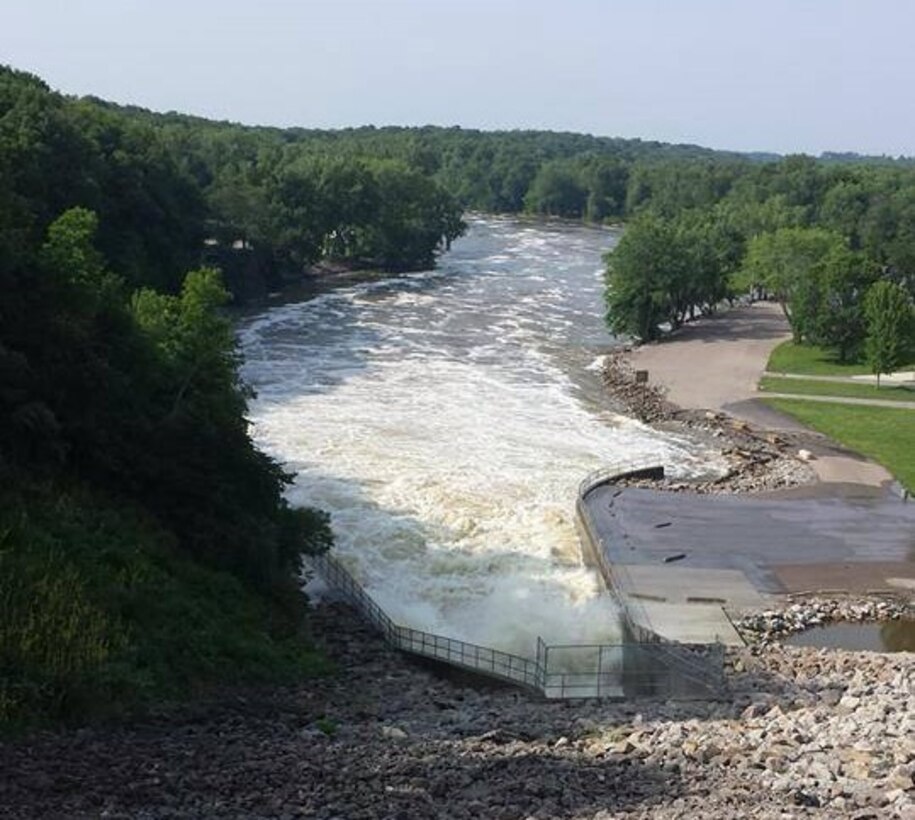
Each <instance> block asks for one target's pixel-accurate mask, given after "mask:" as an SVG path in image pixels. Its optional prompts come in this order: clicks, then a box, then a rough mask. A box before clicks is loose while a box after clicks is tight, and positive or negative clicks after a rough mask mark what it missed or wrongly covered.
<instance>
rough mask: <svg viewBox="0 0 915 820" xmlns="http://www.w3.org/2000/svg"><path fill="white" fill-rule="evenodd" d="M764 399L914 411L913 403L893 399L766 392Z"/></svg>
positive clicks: (914, 405)
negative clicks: (896, 408)
mask: <svg viewBox="0 0 915 820" xmlns="http://www.w3.org/2000/svg"><path fill="white" fill-rule="evenodd" d="M759 395H760V397H761V398H766V399H799V400H802V401H821V402H826V403H827V404H859V405H862V406H864V407H898V408H901V409H903V410H915V401H896V400H895V399H862V398H857V397H854V396H821V395H818V394H816V393H771V392H769V391H768V390H766V391H764V392H762V393H760V394H759Z"/></svg>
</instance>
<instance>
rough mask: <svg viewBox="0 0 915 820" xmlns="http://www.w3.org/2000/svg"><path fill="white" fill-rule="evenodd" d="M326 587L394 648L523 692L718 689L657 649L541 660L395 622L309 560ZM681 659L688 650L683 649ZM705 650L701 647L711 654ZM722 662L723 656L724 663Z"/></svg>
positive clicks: (586, 694)
mask: <svg viewBox="0 0 915 820" xmlns="http://www.w3.org/2000/svg"><path fill="white" fill-rule="evenodd" d="M309 560H310V562H311V565H312V566H313V567H314V569H315V570H317V571H318V572H319V573H320V574H321V576H322V577H323V578H324V580H325V581H326V582H327V584H328V585H329V586H330V587H332V588H333V589H334V590H335V591H336V592H337V593H338V594H339V595H340V596H341V597H342V598H344V600H346V601H347V602H348V603H349V604H350V605H352V606H353V607H354V608H355V609H356V610H357V611H358V612H359V613H360V614H361V615H362V617H363V618H365V620H366V621H368V622H369V623H370V624H371V625H373V626H374V627H375V628H376V629H377V630H378V631H379V632H380V633H381V634H382V635H383V636H384V638H385V640H386V641H387V642H388V644H390V645H391V646H392V647H393V648H395V649H398V650H400V651H403V652H409V653H411V654H414V655H419V656H421V657H425V658H431V659H433V660H437V661H441V662H443V663H448V664H451V665H452V666H456V667H459V668H462V669H468V670H471V671H474V672H478V673H482V674H485V675H488V676H490V677H493V678H497V679H499V680H502V681H506V682H509V683H513V684H517V685H520V686H523V687H526V688H528V689H530V690H533V691H535V692H539V693H540V694H542V695H543V696H545V697H547V698H561V699H572V698H615V699H623V698H627V697H637V696H640V695H650V696H663V697H671V698H675V697H679V698H709V697H717V696H718V695H719V694H720V692H721V688H720V686H718V685H717V684H716V681H715V678H714V676H704V675H701V674H698V669H701V663H700V662H698V661H697V662H696V663H697V664H698V667H697V669H696V670H694V669H693V668H690V669H686V668H685V666H684V664H683V661H682V659H681V658H679V657H678V656H675V655H672V654H671V653H670V652H669V649H668V647H666V646H665V645H664V644H662V643H660V642H654V643H644V644H642V643H621V644H605V645H597V644H595V645H590V644H588V645H572V646H565V645H548V644H546V643H545V642H544V641H543V639H542V638H537V656H536V659H531V658H524V657H521V656H520V655H514V654H512V653H510V652H504V651H502V650H500V649H493V648H491V647H486V646H479V645H477V644H472V643H468V642H467V641H462V640H458V639H456V638H449V637H446V636H443V635H436V634H434V633H431V632H426V631H424V630H421V629H415V628H413V627H409V626H402V625H400V624H396V623H394V621H392V620H391V618H390V617H389V616H388V615H387V613H385V612H384V610H383V609H382V608H381V607H380V606H378V604H377V603H375V601H374V600H372V598H371V596H370V595H368V593H366V592H365V590H364V589H363V588H362V587H361V585H360V584H359V582H358V581H356V579H355V578H353V576H352V575H351V574H350V573H349V572H348V571H347V570H346V568H345V567H343V565H342V564H340V562H339V561H337V560H336V559H335V558H333V557H332V556H330V555H327V554H324V555H318V556H311V557H310V559H309ZM679 648H680V649H682V650H683V651H684V652H688V651H689V647H687V646H685V645H679ZM706 648H707V647H703V649H706ZM720 660H721V662H723V655H722V656H721V659H720Z"/></svg>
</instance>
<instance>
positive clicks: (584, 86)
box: [0, 0, 915, 155]
mask: <svg viewBox="0 0 915 820" xmlns="http://www.w3.org/2000/svg"><path fill="white" fill-rule="evenodd" d="M913 38H915V0H752V1H751V0H550V2H547V1H546V0H488V1H484V0H258V2H255V0H248V2H240V0H219V1H218V2H217V1H216V0H183V2H178V1H177V0H58V1H57V2H52V1H51V0H0V62H6V63H10V64H12V65H13V66H15V67H17V68H22V69H26V70H29V71H32V72H34V73H36V74H39V75H41V76H42V77H43V78H44V79H45V80H47V81H48V82H49V83H50V85H51V86H52V87H54V88H57V89H59V90H61V91H64V92H67V93H72V94H94V95H96V96H99V97H104V98H107V99H111V100H115V101H117V102H125V103H127V102H129V103H135V104H138V105H142V106H145V107H148V108H152V109H156V110H161V111H166V110H178V111H184V112H189V113H194V114H200V115H204V116H209V117H217V118H220V119H231V120H236V121H240V122H245V123H257V124H270V125H301V126H308V127H338V126H348V125H364V124H375V125H385V124H396V125H423V124H427V123H432V124H436V125H461V126H464V127H478V128H490V129H491V128H549V129H553V130H567V131H584V132H588V133H594V134H601V135H609V136H623V137H642V138H644V139H659V140H665V141H673V142H692V143H698V144H701V145H708V146H711V147H715V148H733V149H739V150H771V151H779V152H791V151H806V152H809V153H819V152H820V151H824V150H855V151H860V152H865V153H876V154H884V153H886V154H893V155H896V154H908V155H915V106H913V105H912V102H913V96H915V95H913V87H912V86H913V82H915V47H913Z"/></svg>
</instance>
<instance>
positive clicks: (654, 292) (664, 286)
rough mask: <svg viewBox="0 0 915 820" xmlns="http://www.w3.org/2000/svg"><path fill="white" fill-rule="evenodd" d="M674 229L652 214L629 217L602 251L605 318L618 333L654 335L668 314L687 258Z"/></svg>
mask: <svg viewBox="0 0 915 820" xmlns="http://www.w3.org/2000/svg"><path fill="white" fill-rule="evenodd" d="M681 250H682V246H681V243H680V242H678V238H677V234H676V230H675V229H674V228H673V226H671V225H670V224H669V223H667V222H665V221H664V220H661V219H658V218H657V217H654V216H650V215H646V216H643V217H641V218H639V219H638V220H636V221H635V222H633V223H632V224H631V225H630V226H629V228H628V229H627V231H626V233H625V234H623V237H622V238H621V239H620V241H619V244H617V246H616V247H615V248H614V249H613V251H611V252H610V253H609V254H607V257H606V262H607V287H606V291H605V298H606V303H607V323H608V325H609V327H610V329H611V330H612V331H613V332H614V333H617V334H622V333H625V334H631V335H632V336H636V337H637V338H639V339H641V340H642V341H651V340H653V339H657V338H658V336H659V335H660V331H661V328H660V326H661V324H663V323H664V322H665V321H668V320H669V319H670V318H671V314H672V312H673V311H674V307H673V306H674V303H675V302H676V300H677V295H676V293H677V292H679V287H680V284H681V278H682V275H683V273H684V271H685V264H686V261H685V259H684V257H683V255H682V254H681Z"/></svg>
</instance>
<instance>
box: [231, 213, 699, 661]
mask: <svg viewBox="0 0 915 820" xmlns="http://www.w3.org/2000/svg"><path fill="white" fill-rule="evenodd" d="M469 224H470V229H469V231H468V233H467V235H466V236H465V237H463V238H461V239H460V240H458V241H457V242H455V243H454V246H453V248H452V250H451V251H450V252H448V253H447V254H445V255H444V256H443V257H442V258H441V259H440V261H439V266H438V268H437V269H436V270H435V271H431V272H425V273H418V274H407V275H402V276H396V277H389V278H385V279H380V280H379V279H375V280H373V281H364V282H356V283H348V284H345V285H338V286H336V287H333V288H331V289H329V290H328V291H327V292H324V293H320V294H317V295H314V296H312V298H310V299H307V300H305V301H299V302H294V303H287V304H283V305H280V306H277V307H272V308H268V309H266V310H264V311H263V312H260V313H258V314H256V315H253V316H249V317H248V318H247V319H246V320H245V321H244V322H243V323H242V324H241V327H240V339H241V344H242V350H243V352H244V355H245V360H246V364H245V367H244V376H245V378H246V380H247V381H248V382H249V383H250V384H251V385H252V386H253V387H254V388H255V389H256V390H257V393H258V398H257V399H256V400H255V401H254V402H253V403H252V407H251V417H252V420H253V422H254V431H255V436H256V438H257V440H258V442H259V444H260V445H261V446H262V447H263V448H264V449H266V450H267V451H268V452H270V453H271V454H272V455H274V456H275V457H276V458H278V459H279V460H280V461H282V462H284V463H285V464H286V465H287V467H288V469H290V470H292V471H293V472H295V473H296V480H295V483H294V485H293V487H292V488H291V489H290V492H289V497H290V500H291V501H292V502H293V503H295V504H303V505H312V506H316V507H320V508H323V509H325V510H327V511H328V512H330V513H331V516H332V524H333V529H334V533H335V537H336V546H335V552H336V554H337V555H338V556H339V557H340V558H341V560H342V561H343V562H344V563H345V564H346V565H347V566H348V568H349V569H350V571H351V572H353V574H354V575H355V576H356V577H357V578H358V579H359V580H360V581H361V582H362V583H363V585H364V586H365V588H366V590H367V591H368V592H369V594H371V595H372V597H373V598H374V599H375V600H376V601H377V602H378V603H379V604H380V605H381V606H382V607H383V608H384V609H385V610H386V611H387V612H388V614H389V615H390V616H391V617H392V618H393V619H394V620H395V621H397V622H399V623H403V624H406V625H410V626H413V627H416V628H421V629H426V630H429V631H432V632H436V633H440V634H443V635H448V636H450V637H454V638H460V639H462V640H467V641H471V642H474V643H480V644H483V645H487V646H495V647H498V648H501V649H505V650H508V651H514V652H517V653H519V654H523V655H528V656H530V655H532V654H533V652H534V646H535V642H536V637H537V636H538V635H539V636H542V637H543V638H544V639H545V640H546V641H547V642H548V643H549V642H553V643H611V642H613V641H614V640H615V639H616V638H617V637H618V635H619V632H618V623H617V617H616V613H615V610H614V607H613V604H612V601H611V600H610V599H609V598H608V597H607V595H606V593H605V592H603V591H602V589H601V584H600V582H599V579H598V577H597V576H596V575H595V574H594V573H593V572H591V571H589V570H587V569H586V568H584V567H583V566H582V564H581V560H580V554H579V546H578V541H577V538H576V534H575V527H574V502H575V491H576V487H577V485H578V482H579V481H580V480H581V479H582V478H583V477H584V476H585V475H586V474H587V473H588V472H589V471H591V470H594V469H596V468H598V467H601V466H602V465H605V464H607V463H613V462H618V461H621V460H631V459H647V460H651V461H656V462H660V463H664V464H665V465H667V466H668V468H669V470H670V471H671V472H673V473H674V474H679V475H683V476H687V475H694V474H699V473H706V472H708V470H709V469H710V466H709V465H710V463H711V469H714V468H715V463H716V462H715V460H714V457H712V456H710V454H709V453H708V452H706V451H704V450H703V449H702V448H701V447H700V446H699V445H696V444H695V443H692V442H690V441H688V440H686V439H681V438H677V437H673V436H670V435H668V434H665V433H661V432H657V431H653V430H651V429H649V428H647V427H645V426H643V425H641V424H639V423H637V422H635V421H633V420H630V419H626V418H624V417H621V416H618V415H615V414H613V413H611V412H610V411H609V410H608V409H606V407H605V406H604V403H603V402H602V399H601V395H600V385H599V374H598V372H597V368H596V360H597V359H598V357H599V355H600V354H601V352H605V351H606V350H607V349H608V348H609V347H610V346H612V344H613V339H612V337H610V336H609V334H608V332H607V330H606V328H605V326H604V322H603V316H602V314H603V302H602V298H601V291H602V273H601V272H602V267H603V265H602V262H601V256H602V254H603V253H604V252H605V251H606V250H608V249H609V248H610V247H612V246H613V244H614V243H615V242H616V240H617V238H618V234H617V233H614V232H612V231H608V230H606V229H598V228H588V227H582V226H570V225H567V224H561V225H560V224H552V223H540V222H535V223H531V222H527V221H520V220H516V219H509V218H489V217H487V218H473V219H471V220H470V223H469ZM710 458H711V459H712V460H711V462H710Z"/></svg>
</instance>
